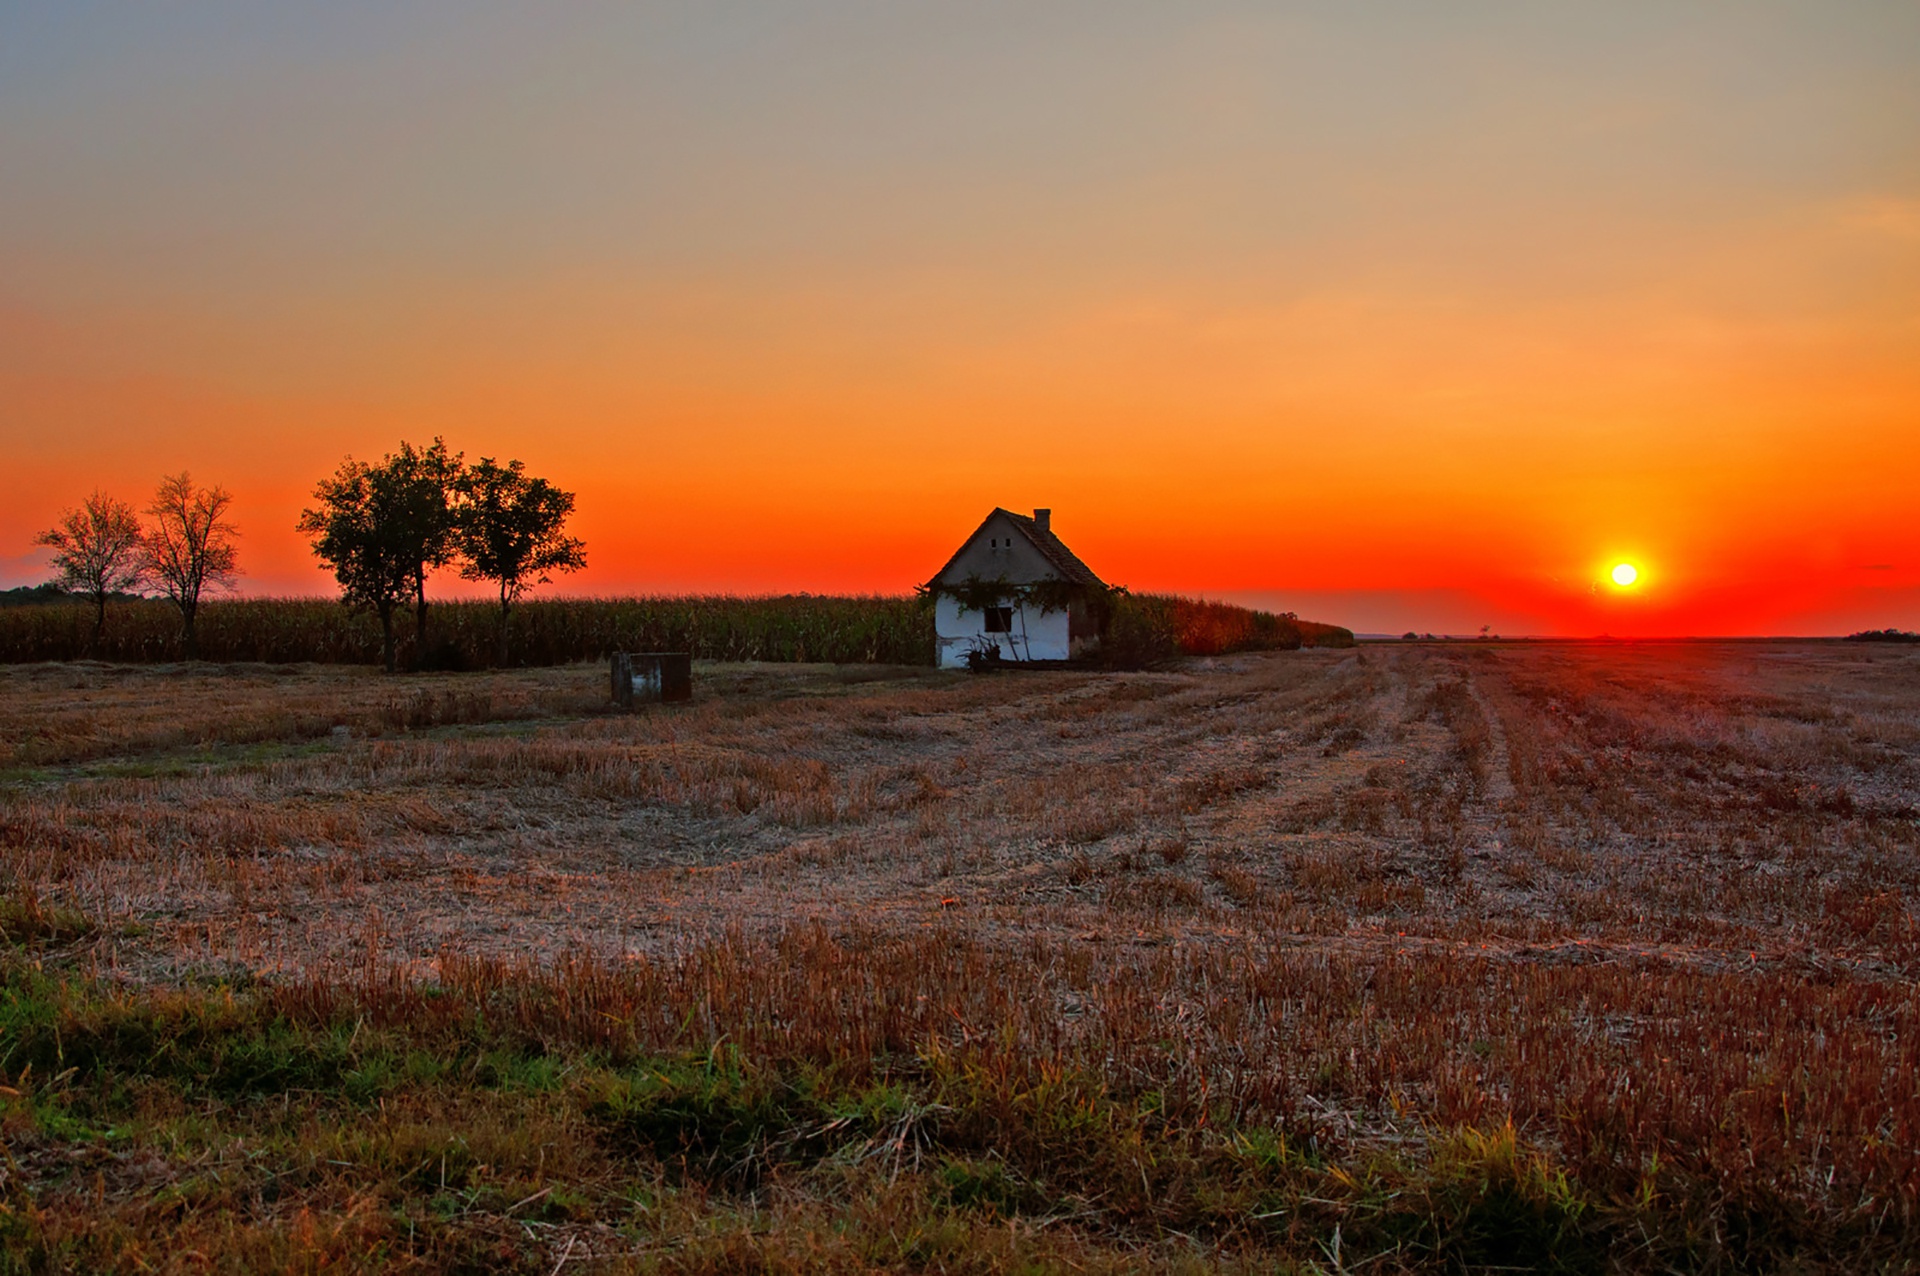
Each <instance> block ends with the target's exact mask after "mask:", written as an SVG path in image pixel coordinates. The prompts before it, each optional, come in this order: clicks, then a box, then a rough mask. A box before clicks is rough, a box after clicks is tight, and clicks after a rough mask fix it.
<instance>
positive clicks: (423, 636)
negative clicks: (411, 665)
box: [413, 576, 427, 662]
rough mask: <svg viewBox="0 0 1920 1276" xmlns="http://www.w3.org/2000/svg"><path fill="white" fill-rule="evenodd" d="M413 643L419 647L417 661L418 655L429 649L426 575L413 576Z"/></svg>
mask: <svg viewBox="0 0 1920 1276" xmlns="http://www.w3.org/2000/svg"><path fill="white" fill-rule="evenodd" d="M413 645H414V646H415V647H416V648H417V649H418V655H417V656H416V657H415V659H416V662H417V660H418V657H419V656H424V655H425V654H426V651H427V578H426V577H425V576H415V577H414V578H413Z"/></svg>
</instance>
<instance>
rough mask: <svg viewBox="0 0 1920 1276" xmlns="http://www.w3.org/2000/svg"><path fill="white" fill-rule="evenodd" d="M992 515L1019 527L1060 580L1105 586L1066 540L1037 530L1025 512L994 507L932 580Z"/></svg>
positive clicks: (938, 575)
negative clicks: (1000, 516) (1002, 517)
mask: <svg viewBox="0 0 1920 1276" xmlns="http://www.w3.org/2000/svg"><path fill="white" fill-rule="evenodd" d="M994 514H1001V515H1005V516H1006V518H1007V520H1008V521H1009V522H1011V523H1012V524H1013V525H1014V526H1015V527H1017V528H1019V529H1020V531H1021V534H1022V535H1024V536H1025V537H1026V538H1027V540H1028V541H1029V542H1031V543H1032V545H1033V547H1034V548H1035V549H1037V550H1039V551H1040V556H1041V557H1042V558H1044V559H1046V560H1047V562H1048V564H1050V565H1051V566H1052V567H1053V570H1054V571H1056V572H1058V573H1059V574H1060V578H1061V579H1062V580H1067V581H1071V582H1073V583H1074V584H1076V585H1090V586H1092V587H1093V588H1095V589H1105V588H1106V587H1107V586H1106V582H1104V581H1102V580H1101V579H1100V578H1099V577H1098V576H1096V575H1094V574H1093V569H1092V568H1091V567H1089V566H1087V565H1086V564H1085V563H1083V562H1081V561H1080V556H1079V555H1078V554H1075V553H1074V552H1073V551H1072V550H1070V549H1068V548H1067V543H1066V542H1065V541H1063V540H1061V539H1060V538H1059V537H1058V536H1055V535H1054V534H1053V532H1052V531H1051V530H1049V531H1044V532H1043V531H1041V530H1040V525H1039V524H1038V523H1036V522H1034V521H1033V519H1032V518H1030V517H1028V516H1027V515H1025V514H1016V513H1014V512H1013V511H1012V510H1007V509H999V508H997V507H996V508H995V509H994V511H993V514H989V515H987V516H986V518H984V519H982V520H981V522H980V526H979V527H977V528H975V529H974V532H973V535H972V536H969V537H967V539H966V540H964V541H961V542H960V548H959V549H956V550H955V551H953V557H952V558H949V559H948V560H947V565H946V566H945V567H942V568H941V569H940V570H939V571H937V572H935V573H934V575H933V579H934V580H935V581H938V580H940V579H941V578H942V577H943V576H945V575H946V574H947V572H948V571H949V570H951V569H952V567H953V565H954V563H956V562H958V561H959V559H960V555H962V554H964V553H965V552H966V550H967V546H969V545H971V544H973V542H974V541H975V540H976V539H978V538H979V535H980V533H981V532H983V531H985V530H986V526H987V524H988V523H990V522H992V521H993V516H994Z"/></svg>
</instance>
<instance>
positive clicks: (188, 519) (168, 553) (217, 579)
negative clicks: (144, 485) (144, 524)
mask: <svg viewBox="0 0 1920 1276" xmlns="http://www.w3.org/2000/svg"><path fill="white" fill-rule="evenodd" d="M232 505H233V496H232V494H231V493H229V492H228V491H227V490H226V489H225V488H223V487H220V486H217V485H216V486H214V487H206V488H197V487H195V486H194V485H193V479H192V477H191V476H190V475H189V474H187V472H186V471H185V470H182V471H181V472H180V473H178V474H175V475H171V476H169V477H167V478H164V479H162V480H160V489H159V491H157V492H156V493H155V494H154V498H153V504H151V505H149V506H147V513H148V514H150V515H152V516H153V519H154V525H153V526H152V527H151V528H149V529H148V530H147V532H146V535H145V536H144V538H143V542H142V551H141V564H142V568H143V570H144V574H145V576H146V578H147V579H148V580H150V581H152V582H153V583H154V584H156V585H158V586H159V587H160V591H161V592H162V593H164V594H165V595H166V596H167V597H168V598H169V599H171V600H172V602H173V604H174V606H176V607H178V608H179V609H180V623H181V627H182V629H183V630H184V637H185V640H186V642H185V645H186V654H187V659H188V660H198V659H199V658H200V643H199V639H198V636H197V635H196V634H195V632H194V622H195V620H196V619H197V618H198V616H199V613H200V595H201V594H202V593H203V592H204V591H205V590H207V589H208V588H209V587H212V588H216V589H217V588H225V587H228V586H231V585H232V584H233V579H234V577H236V576H238V575H239V574H240V566H239V563H240V554H239V550H238V549H237V548H236V547H235V546H234V541H235V540H236V539H238V537H239V535H240V533H239V531H238V530H237V529H236V528H235V527H234V526H233V524H231V523H229V522H228V521H227V510H228V509H229V508H231V507H232Z"/></svg>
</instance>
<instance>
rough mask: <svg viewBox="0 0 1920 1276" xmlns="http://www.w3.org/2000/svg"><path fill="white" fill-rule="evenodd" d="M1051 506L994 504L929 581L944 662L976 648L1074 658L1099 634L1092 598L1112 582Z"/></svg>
mask: <svg viewBox="0 0 1920 1276" xmlns="http://www.w3.org/2000/svg"><path fill="white" fill-rule="evenodd" d="M1052 512H1053V511H1051V510H1035V511H1034V512H1033V517H1032V518H1028V517H1027V516H1026V515H1024V514H1015V513H1012V512H1010V511H1008V510H1003V509H996V510H994V511H993V513H991V514H989V515H987V520H986V522H984V523H982V524H980V527H979V529H978V530H977V531H975V532H974V534H973V535H972V536H969V537H968V538H967V539H966V541H965V543H964V544H962V545H961V546H960V548H959V549H958V550H957V551H956V552H955V553H954V555H953V557H952V558H950V559H948V560H947V565H946V566H945V567H942V568H941V569H940V571H939V572H938V574H936V575H935V576H934V578H933V579H932V580H930V581H928V582H927V590H928V592H930V593H931V594H933V596H934V608H933V628H934V634H935V640H936V641H935V650H936V652H937V655H938V662H939V664H940V666H941V667H942V668H945V669H956V668H964V667H966V665H967V664H968V658H969V655H970V654H971V653H976V652H977V653H980V654H981V655H988V654H990V653H992V652H995V651H997V652H998V653H999V656H1000V658H1001V659H1003V660H1019V661H1031V660H1067V659H1070V658H1072V657H1074V656H1077V655H1079V654H1080V652H1081V650H1082V649H1083V648H1084V647H1085V645H1086V644H1087V643H1088V642H1090V641H1092V640H1093V639H1095V638H1096V637H1098V628H1097V624H1096V620H1095V614H1094V610H1093V608H1092V607H1091V606H1090V605H1089V604H1090V603H1092V602H1093V600H1094V599H1095V598H1096V597H1097V596H1098V595H1099V594H1100V593H1102V592H1103V591H1104V590H1105V589H1106V586H1105V585H1104V584H1102V583H1101V580H1100V578H1099V577H1098V576H1096V575H1094V574H1093V570H1092V569H1091V568H1089V567H1088V566H1087V565H1086V564H1085V563H1083V562H1081V561H1080V559H1079V558H1078V557H1077V556H1075V554H1074V552H1073V551H1072V550H1070V549H1068V548H1067V546H1066V544H1065V542H1063V541H1062V540H1061V539H1060V538H1059V537H1058V536H1055V535H1054V534H1053V527H1052V521H1051V518H1050V516H1051V514H1052Z"/></svg>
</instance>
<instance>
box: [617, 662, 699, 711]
mask: <svg viewBox="0 0 1920 1276" xmlns="http://www.w3.org/2000/svg"><path fill="white" fill-rule="evenodd" d="M691 699H693V657H692V656H691V655H689V654H687V653H686V652H684V651H616V652H614V653H613V702H614V703H615V704H617V705H619V706H620V707H621V708H622V709H631V708H632V707H633V706H634V705H636V704H671V703H672V702H674V701H676V700H691Z"/></svg>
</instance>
